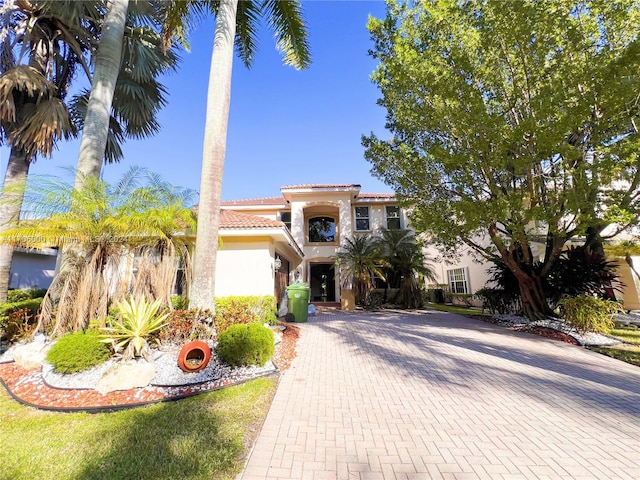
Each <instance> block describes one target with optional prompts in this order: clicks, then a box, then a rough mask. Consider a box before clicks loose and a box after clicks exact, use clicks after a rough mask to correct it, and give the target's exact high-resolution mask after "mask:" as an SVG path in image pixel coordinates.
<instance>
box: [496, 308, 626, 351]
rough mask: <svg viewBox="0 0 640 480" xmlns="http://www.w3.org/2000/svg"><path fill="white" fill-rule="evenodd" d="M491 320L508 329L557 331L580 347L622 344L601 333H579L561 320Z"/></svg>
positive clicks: (507, 317) (500, 317) (511, 317)
mask: <svg viewBox="0 0 640 480" xmlns="http://www.w3.org/2000/svg"><path fill="white" fill-rule="evenodd" d="M492 317H493V318H495V319H497V320H499V324H500V325H504V326H508V327H524V326H529V327H546V328H552V329H554V330H558V331H559V332H562V333H566V334H567V335H571V336H572V337H573V338H575V339H576V341H577V342H578V343H579V344H580V345H583V346H585V345H588V346H609V345H618V344H620V343H622V342H621V341H620V340H618V339H617V338H612V337H609V336H607V335H603V334H601V333H594V332H587V333H584V334H582V333H579V332H578V331H577V330H576V329H575V328H573V327H572V326H571V325H569V324H568V323H567V322H565V321H564V320H562V319H561V318H549V319H545V320H537V321H534V322H532V321H530V320H528V319H526V318H524V317H520V316H518V315H499V314H495V315H492Z"/></svg>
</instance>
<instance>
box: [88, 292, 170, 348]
mask: <svg viewBox="0 0 640 480" xmlns="http://www.w3.org/2000/svg"><path fill="white" fill-rule="evenodd" d="M115 306H116V308H117V310H118V317H119V320H114V321H112V322H111V325H110V326H108V327H102V328H101V329H100V330H101V332H102V333H103V336H104V338H103V340H102V341H103V342H105V343H110V344H111V345H112V346H113V350H114V351H115V353H120V351H121V350H122V352H123V353H122V358H123V360H130V359H132V358H134V357H140V356H141V357H144V358H145V359H147V360H148V355H149V342H148V341H147V339H148V338H149V336H150V335H151V334H153V333H154V332H157V331H158V330H160V329H161V328H162V327H164V326H165V325H166V324H167V323H166V322H165V320H166V319H167V318H168V317H169V313H168V312H166V313H163V314H161V315H158V310H159V309H160V307H161V306H162V301H161V300H160V299H157V300H155V301H154V302H152V303H150V302H147V300H146V298H145V297H144V296H142V297H140V298H139V299H138V300H135V299H134V297H133V296H130V297H129V298H128V299H127V300H123V301H121V302H118V303H116V305H115Z"/></svg>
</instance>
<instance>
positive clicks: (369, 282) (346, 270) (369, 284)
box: [334, 235, 385, 306]
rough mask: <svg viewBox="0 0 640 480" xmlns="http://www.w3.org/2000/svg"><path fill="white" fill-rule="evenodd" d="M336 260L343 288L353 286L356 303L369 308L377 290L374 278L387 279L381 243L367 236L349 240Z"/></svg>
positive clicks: (336, 256)
mask: <svg viewBox="0 0 640 480" xmlns="http://www.w3.org/2000/svg"><path fill="white" fill-rule="evenodd" d="M334 258H335V265H336V266H338V267H339V268H340V278H341V282H342V287H343V288H349V286H353V291H354V295H355V301H356V303H357V304H359V305H364V306H368V305H369V304H370V303H371V293H372V292H373V290H374V288H375V285H374V283H373V279H374V277H375V276H378V277H380V278H383V279H384V278H385V274H384V271H383V268H382V265H381V251H380V243H379V241H378V240H377V239H376V238H375V237H370V236H365V235H360V236H355V237H353V238H347V239H346V240H345V242H344V243H343V244H342V245H341V247H340V251H338V253H337V254H336V255H335V256H334Z"/></svg>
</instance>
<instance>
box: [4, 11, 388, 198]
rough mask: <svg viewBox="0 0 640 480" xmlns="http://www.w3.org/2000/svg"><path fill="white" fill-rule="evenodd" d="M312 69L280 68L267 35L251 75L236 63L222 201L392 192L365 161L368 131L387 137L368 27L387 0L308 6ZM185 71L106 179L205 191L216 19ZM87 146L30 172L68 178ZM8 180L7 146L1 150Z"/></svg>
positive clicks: (69, 145) (204, 28) (196, 42)
mask: <svg viewBox="0 0 640 480" xmlns="http://www.w3.org/2000/svg"><path fill="white" fill-rule="evenodd" d="M303 6H304V11H305V18H306V20H307V23H308V27H309V35H310V38H309V40H310V46H311V53H312V60H313V62H312V64H311V67H310V68H309V69H308V70H305V71H296V70H295V69H293V68H291V67H285V66H284V65H283V64H282V60H281V57H280V56H279V54H278V53H277V51H276V50H275V44H274V42H273V38H272V35H271V34H270V32H269V31H268V30H266V29H265V30H264V31H262V32H261V35H260V38H259V51H258V54H257V55H256V58H255V63H254V65H253V67H252V68H251V69H250V70H248V69H246V68H245V67H244V65H243V64H242V63H241V62H240V61H239V60H237V59H236V60H237V61H236V62H235V64H234V72H233V83H232V88H231V112H230V123H229V131H228V137H227V156H226V161H225V172H224V178H223V192H222V196H223V200H234V199H243V198H260V197H268V196H274V195H279V194H280V190H279V188H280V186H282V185H292V184H299V183H358V184H360V185H362V191H363V192H369V193H381V192H390V191H391V190H390V189H389V187H387V186H386V185H384V184H383V183H381V182H380V181H378V180H377V179H374V178H373V177H372V176H371V175H370V173H369V170H370V164H369V163H368V162H367V161H366V160H365V159H364V155H363V153H364V149H363V147H362V145H361V143H360V137H361V135H362V134H368V133H369V132H371V131H374V132H376V133H378V134H381V135H383V136H384V115H385V111H384V110H383V109H382V108H380V107H378V106H377V105H376V99H377V98H378V97H379V92H378V90H377V89H376V87H375V86H374V85H373V84H372V83H371V80H370V79H369V75H370V74H371V72H372V71H373V70H374V69H375V62H374V61H373V59H371V58H370V57H369V56H368V55H367V51H368V50H369V49H370V48H371V47H372V42H371V40H370V36H369V33H368V31H367V29H366V23H367V18H368V15H369V14H372V15H373V16H375V17H382V16H384V12H385V5H384V2H383V1H381V0H380V1H308V2H304V4H303ZM190 40H191V52H190V53H186V52H185V53H183V54H182V59H183V60H182V63H181V65H180V68H179V70H178V72H177V73H174V74H171V75H170V76H168V77H167V78H165V81H164V83H165V85H166V87H167V89H168V91H169V94H170V97H169V104H168V105H167V107H165V108H164V110H163V111H162V112H161V114H160V116H159V119H160V123H161V125H162V130H161V131H160V132H159V133H158V134H157V135H156V136H155V137H153V138H151V139H146V140H138V141H129V142H127V143H126V144H125V145H124V153H125V158H124V160H123V161H122V162H121V163H120V164H119V165H106V166H105V167H104V170H103V172H104V173H103V177H104V179H105V180H106V181H113V180H115V179H117V178H119V177H120V176H121V175H122V173H123V172H124V171H126V169H127V168H129V166H131V165H140V166H144V167H146V168H148V169H150V170H152V171H154V172H157V173H160V174H161V175H162V176H163V178H164V179H165V180H167V181H169V182H171V183H172V184H174V185H178V186H181V187H187V188H192V189H194V190H199V184H200V166H201V160H202V138H203V129H204V116H205V103H206V92H207V82H208V76H209V63H210V56H211V49H212V43H213V20H212V19H208V20H206V21H205V22H203V23H202V24H201V25H200V26H199V27H198V28H197V29H195V30H194V31H193V32H192V33H191V36H190ZM78 150H79V142H78V141H72V142H60V143H59V144H58V150H57V151H56V152H54V154H53V157H52V158H50V159H47V158H39V159H38V161H37V162H36V163H35V164H34V165H33V166H32V167H31V173H33V174H38V175H46V174H56V175H59V174H60V173H61V169H60V167H69V166H71V167H73V166H75V165H76V162H77V156H78ZM0 155H1V160H2V169H3V170H2V174H3V175H4V170H5V169H6V163H7V161H8V159H9V150H8V149H7V148H6V147H2V148H1V149H0Z"/></svg>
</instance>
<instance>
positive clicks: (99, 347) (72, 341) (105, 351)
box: [47, 330, 111, 373]
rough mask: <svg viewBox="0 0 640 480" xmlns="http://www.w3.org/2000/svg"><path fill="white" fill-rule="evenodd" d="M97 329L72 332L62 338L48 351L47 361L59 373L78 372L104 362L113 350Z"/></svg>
mask: <svg viewBox="0 0 640 480" xmlns="http://www.w3.org/2000/svg"><path fill="white" fill-rule="evenodd" d="M100 339H101V336H100V334H99V333H98V332H97V331H95V330H90V331H86V332H76V333H70V334H68V335H65V336H63V337H61V338H60V340H58V341H57V342H56V343H55V344H54V345H53V346H52V347H51V349H50V350H49V352H48V353H47V361H48V362H49V363H50V364H51V365H53V367H54V369H55V371H56V372H58V373H76V372H81V371H83V370H88V369H90V368H92V367H95V366H96V365H100V364H102V363H104V362H105V361H106V360H107V359H108V358H109V357H110V356H111V351H110V350H109V347H108V345H107V344H106V343H104V342H102V341H100Z"/></svg>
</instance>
